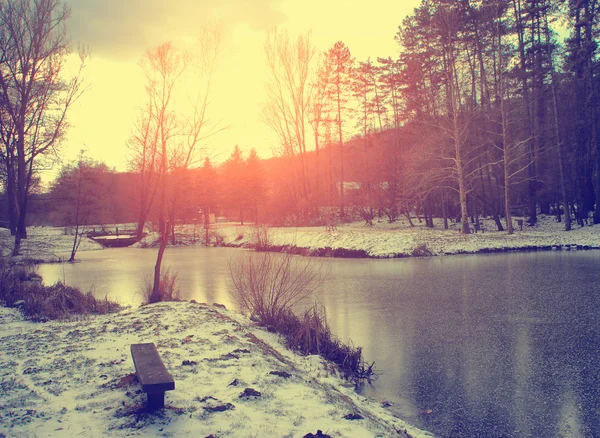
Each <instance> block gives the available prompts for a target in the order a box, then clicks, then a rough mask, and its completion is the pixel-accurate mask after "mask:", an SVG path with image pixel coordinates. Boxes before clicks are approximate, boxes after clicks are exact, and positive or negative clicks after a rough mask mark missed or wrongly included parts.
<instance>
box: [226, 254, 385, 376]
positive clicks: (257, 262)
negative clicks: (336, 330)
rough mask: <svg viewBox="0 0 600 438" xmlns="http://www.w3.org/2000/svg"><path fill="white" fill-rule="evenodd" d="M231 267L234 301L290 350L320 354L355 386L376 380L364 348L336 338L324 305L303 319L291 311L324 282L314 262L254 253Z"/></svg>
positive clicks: (314, 309)
mask: <svg viewBox="0 0 600 438" xmlns="http://www.w3.org/2000/svg"><path fill="white" fill-rule="evenodd" d="M229 266H230V271H231V278H232V281H233V284H234V287H235V290H234V294H233V296H234V298H235V299H236V300H237V301H238V303H239V304H240V306H241V308H242V309H243V310H247V311H249V312H250V317H251V318H252V319H253V320H255V321H256V322H258V323H259V324H260V325H262V326H265V327H267V328H268V329H269V330H271V331H275V332H277V333H280V334H281V335H283V337H284V338H285V341H286V344H287V346H288V347H289V348H291V349H293V350H295V351H298V352H299V353H301V354H305V355H308V354H319V355H321V356H322V357H324V358H325V359H327V360H329V361H331V362H333V363H335V364H336V365H338V367H339V369H340V371H341V372H342V374H343V376H344V377H345V378H346V379H349V380H352V381H354V382H358V381H360V380H362V379H368V380H371V379H372V378H373V377H374V372H373V364H371V365H370V366H367V365H366V364H365V362H364V360H363V356H362V349H361V348H360V347H353V346H352V345H346V344H344V343H342V342H341V341H340V340H339V339H337V338H336V337H335V336H334V335H333V334H332V333H331V330H330V328H329V325H328V324H327V318H326V313H325V308H324V307H323V306H317V305H315V306H313V307H312V308H310V309H308V310H306V311H305V312H304V313H303V314H302V315H301V316H300V317H298V316H296V315H295V314H294V313H293V312H292V308H293V306H294V305H295V304H297V303H299V302H300V301H302V300H303V299H305V298H307V297H308V296H309V295H310V294H311V293H312V292H313V291H314V289H315V288H316V287H317V286H318V285H319V284H320V283H321V281H322V278H321V275H320V273H319V270H318V269H316V268H315V267H313V265H312V263H311V261H310V259H304V258H300V257H298V256H292V255H290V254H287V253H284V254H273V253H268V252H267V253H250V254H246V255H245V256H244V257H242V258H241V259H237V260H235V261H232V262H230V265H229Z"/></svg>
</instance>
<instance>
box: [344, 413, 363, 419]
mask: <svg viewBox="0 0 600 438" xmlns="http://www.w3.org/2000/svg"><path fill="white" fill-rule="evenodd" d="M362 419H363V417H362V415H360V414H356V413H354V412H353V413H351V414H348V415H344V420H362Z"/></svg>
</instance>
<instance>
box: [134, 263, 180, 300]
mask: <svg viewBox="0 0 600 438" xmlns="http://www.w3.org/2000/svg"><path fill="white" fill-rule="evenodd" d="M153 289H154V279H153V278H148V277H146V278H144V283H143V285H142V296H143V297H144V303H146V304H148V303H150V302H160V301H179V300H181V291H180V290H179V287H178V286H177V272H174V273H171V268H167V269H166V270H163V271H161V274H160V282H159V285H158V299H153V300H152V301H151V298H152V292H153Z"/></svg>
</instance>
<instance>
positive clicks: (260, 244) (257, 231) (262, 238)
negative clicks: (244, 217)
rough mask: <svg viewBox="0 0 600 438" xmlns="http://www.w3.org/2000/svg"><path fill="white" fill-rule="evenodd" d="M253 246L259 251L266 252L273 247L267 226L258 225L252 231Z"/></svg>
mask: <svg viewBox="0 0 600 438" xmlns="http://www.w3.org/2000/svg"><path fill="white" fill-rule="evenodd" d="M252 246H253V247H254V249H256V250H257V251H266V250H268V249H269V248H270V247H271V238H270V236H269V228H268V227H267V226H266V225H257V226H255V227H254V228H253V229H252Z"/></svg>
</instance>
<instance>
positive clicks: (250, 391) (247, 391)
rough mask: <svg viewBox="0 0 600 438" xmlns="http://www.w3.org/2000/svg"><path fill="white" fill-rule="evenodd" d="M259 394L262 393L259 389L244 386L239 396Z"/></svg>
mask: <svg viewBox="0 0 600 438" xmlns="http://www.w3.org/2000/svg"><path fill="white" fill-rule="evenodd" d="M261 395H262V394H261V393H260V392H259V391H257V390H255V389H253V388H246V389H244V392H242V393H241V394H240V398H248V397H260V396H261Z"/></svg>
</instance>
